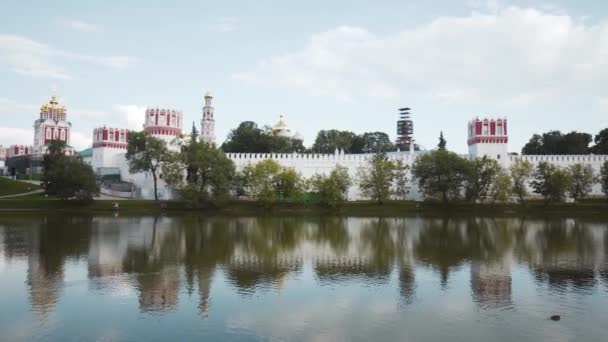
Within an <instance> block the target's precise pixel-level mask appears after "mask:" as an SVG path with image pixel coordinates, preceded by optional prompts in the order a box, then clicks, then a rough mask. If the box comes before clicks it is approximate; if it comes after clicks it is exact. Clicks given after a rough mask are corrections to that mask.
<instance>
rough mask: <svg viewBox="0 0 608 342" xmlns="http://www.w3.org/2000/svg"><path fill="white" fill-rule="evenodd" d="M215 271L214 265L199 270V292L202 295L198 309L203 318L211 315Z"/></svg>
mask: <svg viewBox="0 0 608 342" xmlns="http://www.w3.org/2000/svg"><path fill="white" fill-rule="evenodd" d="M214 271H215V269H214V268H213V267H205V268H201V269H200V270H198V293H199V297H200V301H199V305H198V309H199V315H200V317H201V318H202V319H207V317H209V304H210V303H209V295H210V294H211V284H212V282H213V273H214Z"/></svg>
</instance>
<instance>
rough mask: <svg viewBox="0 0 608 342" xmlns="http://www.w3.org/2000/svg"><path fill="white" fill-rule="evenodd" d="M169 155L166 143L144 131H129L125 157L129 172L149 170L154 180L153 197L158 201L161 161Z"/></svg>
mask: <svg viewBox="0 0 608 342" xmlns="http://www.w3.org/2000/svg"><path fill="white" fill-rule="evenodd" d="M169 157H170V154H169V150H168V149H167V144H166V143H165V142H164V141H163V140H160V139H158V138H155V137H153V136H151V135H149V134H147V133H145V132H129V145H128V147H127V154H126V158H127V161H128V163H129V172H131V173H137V172H150V173H151V174H152V180H153V181H154V199H155V200H157V201H158V176H159V174H158V173H159V172H160V168H161V165H162V163H163V162H164V161H165V160H168V159H169Z"/></svg>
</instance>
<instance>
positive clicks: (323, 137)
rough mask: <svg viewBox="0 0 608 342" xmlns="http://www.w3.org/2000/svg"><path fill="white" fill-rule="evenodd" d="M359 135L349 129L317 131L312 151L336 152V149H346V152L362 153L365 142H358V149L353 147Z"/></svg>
mask: <svg viewBox="0 0 608 342" xmlns="http://www.w3.org/2000/svg"><path fill="white" fill-rule="evenodd" d="M356 137H357V135H356V134H355V133H353V132H349V131H339V130H336V129H330V130H321V131H319V132H318V133H317V137H316V139H315V142H314V144H313V145H312V147H311V151H312V152H315V153H334V152H335V151H336V150H344V152H346V153H361V150H362V149H363V145H364V142H363V141H362V140H361V141H358V142H357V149H358V151H357V150H355V149H353V143H354V140H355V138H356Z"/></svg>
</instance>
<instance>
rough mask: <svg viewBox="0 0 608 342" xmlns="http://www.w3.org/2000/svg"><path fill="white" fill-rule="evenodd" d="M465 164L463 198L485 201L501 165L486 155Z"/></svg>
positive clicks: (471, 200) (472, 200)
mask: <svg viewBox="0 0 608 342" xmlns="http://www.w3.org/2000/svg"><path fill="white" fill-rule="evenodd" d="M467 164H468V165H467V172H466V177H465V198H466V199H467V201H470V202H473V203H474V202H476V201H477V200H481V201H485V199H486V197H487V196H488V192H489V191H490V188H491V186H492V184H494V183H495V182H496V176H497V175H498V173H499V172H500V170H501V167H500V165H499V164H498V162H497V161H496V160H494V159H490V158H488V157H486V156H483V157H482V158H477V159H474V160H471V161H467Z"/></svg>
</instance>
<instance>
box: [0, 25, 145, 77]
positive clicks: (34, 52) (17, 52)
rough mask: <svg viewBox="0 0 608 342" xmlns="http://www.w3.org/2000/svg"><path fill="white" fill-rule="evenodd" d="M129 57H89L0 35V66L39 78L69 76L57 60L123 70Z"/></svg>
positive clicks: (26, 39)
mask: <svg viewBox="0 0 608 342" xmlns="http://www.w3.org/2000/svg"><path fill="white" fill-rule="evenodd" d="M136 60H137V59H136V58H134V57H130V56H91V55H84V54H79V53H74V52H69V51H65V50H60V49H54V48H52V47H50V46H48V45H46V44H43V43H40V42H37V41H34V40H32V39H30V38H27V37H23V36H18V35H11V34H0V66H2V65H3V64H4V65H6V66H7V67H8V68H9V69H11V70H12V71H14V72H17V73H20V74H23V75H29V76H39V77H50V78H57V79H70V78H72V75H71V74H70V73H69V72H68V71H67V70H66V68H65V67H63V66H62V65H61V63H62V62H63V63H68V62H70V61H72V62H84V63H89V64H93V65H99V66H103V67H108V68H113V69H124V68H126V67H128V66H130V65H132V64H133V63H135V62H136Z"/></svg>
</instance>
